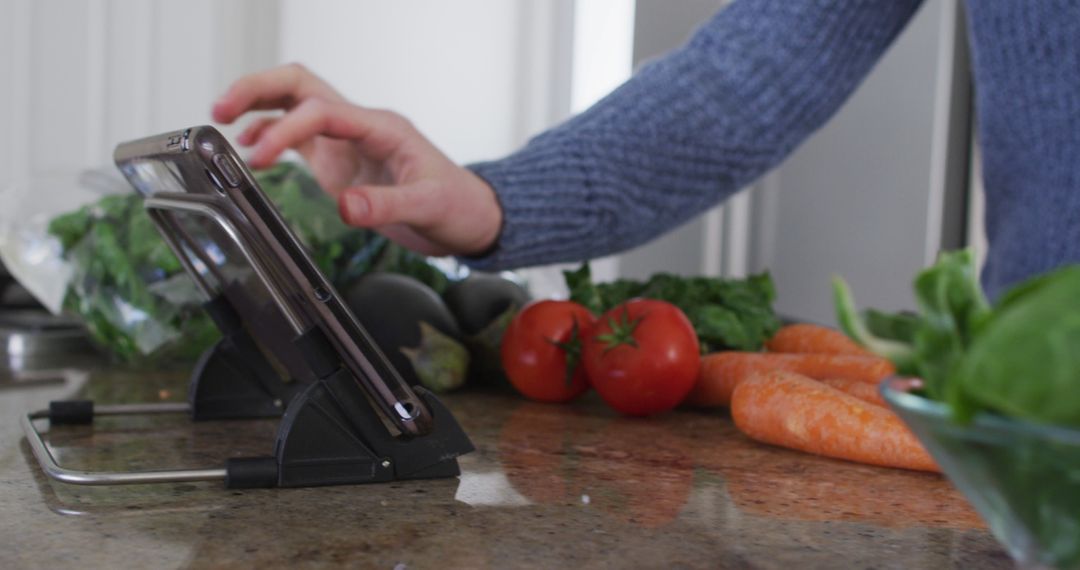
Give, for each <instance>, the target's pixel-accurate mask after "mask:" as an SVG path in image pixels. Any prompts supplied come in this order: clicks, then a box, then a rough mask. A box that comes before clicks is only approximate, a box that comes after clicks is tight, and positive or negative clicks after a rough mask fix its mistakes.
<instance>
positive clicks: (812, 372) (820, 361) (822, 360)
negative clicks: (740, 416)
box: [685, 351, 895, 407]
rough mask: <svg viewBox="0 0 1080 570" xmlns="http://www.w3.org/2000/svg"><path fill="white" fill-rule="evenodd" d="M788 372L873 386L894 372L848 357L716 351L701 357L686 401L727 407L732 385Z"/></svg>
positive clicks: (871, 359)
mask: <svg viewBox="0 0 1080 570" xmlns="http://www.w3.org/2000/svg"><path fill="white" fill-rule="evenodd" d="M772 370H787V371H789V372H798V373H799V374H802V375H804V376H809V377H811V378H814V379H815V380H817V379H822V378H846V379H850V380H859V381H862V382H869V383H874V384H876V383H877V382H879V381H880V380H881V379H883V378H885V377H887V376H890V375H892V374H893V373H894V372H895V369H894V368H893V365H892V363H891V362H889V361H888V360H885V359H884V358H880V357H877V356H853V355H850V354H775V353H764V352H736V351H729V352H716V353H713V354H709V355H706V356H703V357H701V371H700V372H699V373H698V380H697V382H696V383H695V384H694V388H693V389H692V390H690V394H689V395H687V397H686V400H685V402H686V403H687V404H690V405H692V406H705V407H707V406H726V405H728V404H729V403H731V394H732V392H733V391H734V390H735V386H737V385H738V384H739V382H742V381H743V380H745V379H746V378H748V377H750V376H751V375H753V374H755V373H758V372H769V371H772Z"/></svg>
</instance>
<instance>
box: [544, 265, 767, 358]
mask: <svg viewBox="0 0 1080 570" xmlns="http://www.w3.org/2000/svg"><path fill="white" fill-rule="evenodd" d="M563 276H564V277H565V279H566V285H567V288H568V289H569V290H570V299H571V300H572V301H575V302H577V303H580V304H582V305H584V306H585V307H586V308H588V309H589V310H590V311H592V312H594V313H596V314H600V313H603V312H605V311H607V310H609V309H611V308H613V307H615V306H616V305H618V304H619V303H622V302H623V301H626V300H628V299H632V298H634V297H645V298H649V299H657V300H661V301H667V302H669V303H671V304H673V305H675V306H677V307H679V309H681V310H682V312H683V313H685V314H686V316H687V318H689V319H690V322H691V323H692V324H693V325H694V331H695V332H696V333H697V335H698V341H699V342H700V344H701V351H702V353H703V354H707V353H710V352H716V351H719V350H760V349H761V347H762V346H763V345H764V343H765V341H766V340H768V339H769V338H770V337H771V336H772V335H773V334H775V333H776V331H777V330H779V329H780V320H779V319H778V318H777V316H776V314H775V313H774V312H773V309H772V303H773V300H774V299H775V297H776V290H775V288H774V287H773V282H772V278H771V277H769V275H768V274H767V273H762V274H759V275H751V276H749V277H747V278H746V279H716V278H710V277H680V276H677V275H672V274H670V273H658V274H656V275H653V276H652V277H650V278H649V279H648V280H646V281H637V280H633V279H618V280H616V281H613V282H611V283H593V282H592V279H591V272H590V270H589V264H588V263H585V264H582V266H581V267H580V268H578V269H577V270H574V271H564V272H563Z"/></svg>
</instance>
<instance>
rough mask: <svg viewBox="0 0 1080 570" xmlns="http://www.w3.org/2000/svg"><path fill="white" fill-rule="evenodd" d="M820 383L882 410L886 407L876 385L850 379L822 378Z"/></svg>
mask: <svg viewBox="0 0 1080 570" xmlns="http://www.w3.org/2000/svg"><path fill="white" fill-rule="evenodd" d="M820 381H821V383H822V384H825V385H827V386H832V387H833V388H836V389H837V390H840V391H841V392H843V393H845V394H848V395H851V396H855V397H856V398H858V399H860V400H862V401H864V402H867V403H870V404H874V405H875V406H881V407H883V408H885V407H888V404H886V403H885V398H882V397H881V393H880V392H878V388H877V385H876V384H871V383H870V382H863V381H862V380H852V379H851V378H822V379H821V380H820Z"/></svg>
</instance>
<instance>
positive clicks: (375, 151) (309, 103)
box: [251, 99, 412, 166]
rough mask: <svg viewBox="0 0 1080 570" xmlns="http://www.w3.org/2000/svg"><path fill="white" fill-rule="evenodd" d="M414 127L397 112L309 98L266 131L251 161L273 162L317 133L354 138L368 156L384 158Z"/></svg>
mask: <svg viewBox="0 0 1080 570" xmlns="http://www.w3.org/2000/svg"><path fill="white" fill-rule="evenodd" d="M411 129H412V127H411V125H410V124H409V123H408V122H407V121H405V120H404V119H402V118H401V117H399V116H398V115H396V114H394V113H389V112H386V111H376V110H373V109H364V108H362V107H357V106H355V105H350V104H348V103H336V102H326V101H323V100H320V99H306V100H305V101H304V102H303V103H301V104H300V105H298V106H297V107H296V108H295V109H293V110H292V111H290V112H288V113H286V114H285V116H283V117H281V118H280V119H278V121H276V122H275V123H274V124H272V125H269V126H268V127H267V128H266V130H265V131H263V133H262V135H261V137H260V140H259V143H258V145H256V147H255V149H254V151H253V152H252V155H251V161H252V164H254V165H256V166H259V165H264V166H265V165H268V164H272V163H273V162H274V160H276V159H277V157H278V155H280V154H281V153H282V152H283V151H284V150H285V149H287V148H292V147H296V146H299V145H301V144H303V143H305V142H307V141H309V140H311V139H313V138H314V137H316V136H318V135H326V136H329V137H332V138H337V139H344V140H349V141H352V142H354V143H356V144H357V145H358V149H359V150H360V151H361V152H363V153H364V154H365V155H367V157H368V158H371V159H373V160H384V159H386V158H387V157H389V156H390V154H391V153H393V151H394V150H395V149H397V148H398V147H399V146H400V145H401V143H402V141H403V140H404V139H405V138H406V137H408V136H409V135H410V134H411V132H412V130H411Z"/></svg>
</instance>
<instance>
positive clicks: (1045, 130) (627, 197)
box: [468, 0, 1080, 296]
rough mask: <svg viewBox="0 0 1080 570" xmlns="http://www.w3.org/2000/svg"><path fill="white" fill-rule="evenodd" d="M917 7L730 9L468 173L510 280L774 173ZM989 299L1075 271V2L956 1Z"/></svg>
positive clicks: (600, 250) (827, 4)
mask: <svg viewBox="0 0 1080 570" xmlns="http://www.w3.org/2000/svg"><path fill="white" fill-rule="evenodd" d="M920 1H921V0H862V1H859V0H798V1H792V0H738V1H736V2H735V3H734V4H732V5H731V6H729V7H728V8H727V9H725V10H723V11H721V12H720V13H718V14H717V15H716V16H715V17H714V18H713V19H712V20H710V21H709V22H707V23H706V24H705V25H704V26H703V27H702V28H701V29H700V30H699V31H698V32H697V33H696V34H695V35H694V36H693V38H692V39H691V40H690V41H689V42H688V43H687V44H686V45H685V46H683V47H682V48H680V49H678V50H676V51H675V52H673V53H671V54H669V55H668V56H666V57H664V58H662V59H660V60H657V61H655V62H653V63H651V64H649V65H646V66H644V67H643V68H642V69H641V70H640V71H639V72H638V73H637V74H635V76H634V77H633V78H631V79H630V80H629V81H627V82H626V83H625V84H623V85H622V86H621V87H619V88H618V89H617V90H615V91H614V92H613V93H611V94H610V95H609V96H607V97H606V98H604V99H603V100H601V101H600V102H598V103H597V104H596V105H595V106H593V107H592V108H590V109H589V110H587V111H586V112H584V113H581V114H580V115H578V116H576V117H574V118H572V119H571V120H569V121H567V122H566V123H564V124H562V125H560V126H558V127H556V128H553V129H551V130H549V131H546V132H544V133H542V134H540V135H539V136H537V137H535V138H534V139H533V140H531V141H530V142H529V143H528V145H526V146H525V147H524V148H523V149H521V150H520V151H519V152H516V153H514V154H512V155H510V156H508V157H506V158H504V159H502V160H497V161H492V162H486V163H481V164H476V165H472V166H471V168H472V169H473V170H474V171H475V172H476V173H477V174H479V175H480V176H481V177H482V178H484V179H485V180H487V181H488V183H490V184H491V186H492V187H493V188H494V189H495V191H496V193H497V195H498V198H499V200H500V203H501V205H502V208H503V213H504V223H503V228H502V232H501V234H500V237H499V240H498V243H497V245H496V247H495V248H494V249H493V250H492V251H491V252H490V253H489V254H487V255H485V256H484V257H482V258H474V259H470V260H468V262H469V263H470V264H471V265H473V266H474V267H478V268H489V269H493V268H512V267H523V266H530V265H539V264H544V263H552V262H557V261H574V260H581V259H587V258H594V257H599V256H603V255H606V254H610V253H613V252H616V251H621V250H624V249H628V248H630V247H633V246H635V245H638V244H640V243H642V242H645V241H647V240H649V239H651V238H653V237H655V236H657V235H658V234H660V233H662V232H664V231H666V230H668V229H670V228H672V227H674V226H676V225H678V224H681V223H683V222H685V221H686V220H688V219H690V218H692V217H694V216H696V215H698V214H701V213H702V212H704V211H705V210H707V209H708V208H710V207H711V206H713V205H715V204H716V203H718V202H720V201H722V200H723V199H725V198H726V197H728V196H729V195H731V194H732V193H734V192H735V191H737V190H738V189H740V188H742V187H744V186H746V185H748V184H750V183H752V182H753V181H754V180H755V179H756V178H758V177H759V176H761V175H763V174H764V173H765V172H767V171H768V170H769V169H770V168H772V167H774V166H776V165H777V164H778V163H779V162H780V161H781V160H783V159H784V157H786V156H787V155H788V154H789V153H791V151H792V150H793V149H794V148H795V147H796V146H797V145H798V144H799V143H800V142H802V141H803V140H804V139H806V138H807V137H808V136H809V135H810V134H811V133H813V132H814V131H815V130H816V129H818V128H819V127H821V126H822V124H823V123H825V121H827V120H828V119H829V117H830V116H832V115H833V114H834V113H835V112H836V111H837V109H838V108H839V107H840V106H841V105H842V104H843V102H844V101H845V100H846V99H847V97H848V96H849V95H850V94H851V92H852V91H853V90H854V89H855V88H856V87H857V86H858V84H859V83H860V81H861V80H862V79H863V78H864V77H865V76H866V75H867V73H868V72H869V71H870V69H871V67H872V66H873V65H874V63H875V62H876V61H877V60H878V58H879V57H880V56H881V55H882V53H883V52H884V51H885V50H886V48H887V47H888V46H889V45H890V44H891V43H892V41H893V40H894V39H895V37H896V35H897V34H898V33H899V32H900V30H901V29H902V28H903V27H904V26H905V24H906V23H907V22H908V21H909V20H910V18H911V17H912V15H913V13H914V12H915V10H916V9H917V8H918V5H919V4H920ZM967 13H968V18H969V29H970V42H971V46H972V52H973V55H974V79H975V86H976V87H975V89H976V109H977V113H978V121H979V129H980V130H979V135H980V141H979V142H980V144H981V146H982V150H983V159H984V167H983V168H984V180H985V187H986V203H987V208H986V210H987V211H986V230H987V237H988V239H989V246H990V249H989V252H988V259H987V263H986V266H985V268H984V270H983V275H982V279H983V286H984V288H985V289H986V290H987V292H988V294H990V295H991V296H995V295H996V294H997V293H998V292H1000V291H1001V290H1002V288H1004V287H1006V286H1007V285H1009V284H1011V283H1014V282H1016V281H1017V280H1020V279H1022V278H1024V277H1027V276H1030V275H1033V274H1035V273H1039V272H1043V271H1046V270H1049V269H1051V268H1053V267H1055V266H1058V265H1060V264H1063V263H1067V262H1076V261H1080V215H1078V214H1080V3H1078V2H1075V1H1071V0H1039V1H1037V2H1026V1H1018V0H969V1H968V2H967Z"/></svg>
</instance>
